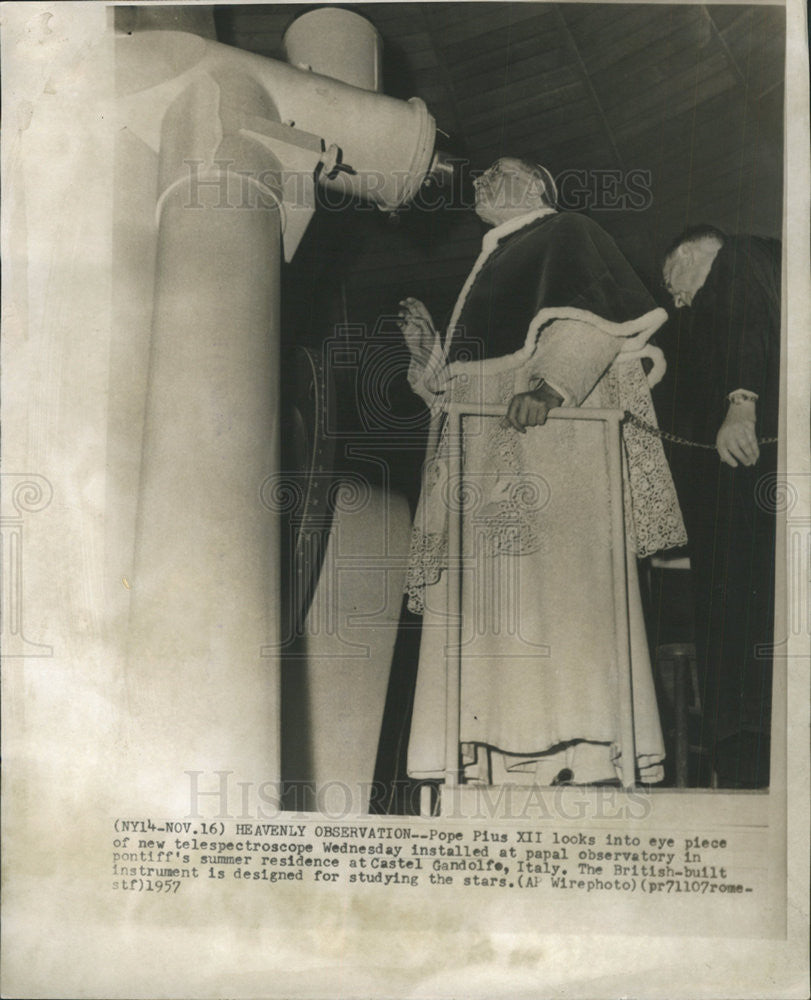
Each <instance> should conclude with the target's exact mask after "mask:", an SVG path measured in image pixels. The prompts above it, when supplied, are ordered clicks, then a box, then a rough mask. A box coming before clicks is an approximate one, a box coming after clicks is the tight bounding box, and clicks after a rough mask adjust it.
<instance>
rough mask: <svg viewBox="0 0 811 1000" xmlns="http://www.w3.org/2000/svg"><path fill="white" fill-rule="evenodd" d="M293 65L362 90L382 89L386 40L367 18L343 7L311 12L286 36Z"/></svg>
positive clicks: (297, 22) (291, 26)
mask: <svg viewBox="0 0 811 1000" xmlns="http://www.w3.org/2000/svg"><path fill="white" fill-rule="evenodd" d="M283 44H284V54H285V56H286V57H287V61H288V62H289V63H290V65H291V66H296V67H297V68H298V69H304V70H312V71H313V72H314V73H321V74H322V75H323V76H331V77H332V78H333V79H334V80H342V81H343V82H344V83H349V84H351V85H352V86H353V87H360V88H361V89H362V90H374V91H379V90H380V88H381V82H382V80H381V77H382V74H381V71H380V63H381V57H382V54H383V40H382V39H381V37H380V35H379V34H378V32H377V28H375V26H374V25H373V24H372V23H371V21H367V20H366V18H365V17H362V16H361V15H360V14H356V13H354V12H353V11H351V10H344V9H343V8H341V7H321V8H319V9H318V10H309V11H307V12H306V13H305V14H302V15H301V16H300V17H297V18H296V19H295V21H293V23H292V24H291V25H290V27H289V28H288V29H287V31H286V32H285V33H284V39H283Z"/></svg>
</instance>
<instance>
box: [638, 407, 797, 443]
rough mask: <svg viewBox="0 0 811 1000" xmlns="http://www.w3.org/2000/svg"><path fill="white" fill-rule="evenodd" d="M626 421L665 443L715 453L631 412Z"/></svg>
mask: <svg viewBox="0 0 811 1000" xmlns="http://www.w3.org/2000/svg"><path fill="white" fill-rule="evenodd" d="M625 419H626V420H628V421H630V423H632V424H633V425H634V426H635V427H638V428H639V429H640V430H642V431H647V432H648V434H654V435H655V436H656V437H658V438H662V440H663V441H670V442H671V443H672V444H683V445H687V447H688V448H705V449H707V450H708V451H715V445H714V444H702V442H700V441H688V440H687V438H683V437H679V436H678V434H670V433H668V431H663V430H661V429H660V428H659V427H655V426H654V425H653V424H649V423H648V422H647V420H643V419H642V417H638V416H637V415H636V414H635V413H631V411H630V410H626V411H625ZM776 442H777V438H776V437H768V438H758V444H775V443H776Z"/></svg>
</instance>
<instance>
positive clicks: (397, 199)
mask: <svg viewBox="0 0 811 1000" xmlns="http://www.w3.org/2000/svg"><path fill="white" fill-rule="evenodd" d="M121 41H122V42H123V44H124V45H125V46H126V45H128V44H131V45H133V46H134V45H138V46H140V51H139V52H138V60H137V62H138V77H139V80H138V89H139V90H141V91H142V92H143V90H145V89H148V88H150V87H152V86H156V87H157V86H163V87H166V86H167V83H168V81H169V80H170V79H171V87H170V88H167V105H168V103H169V100H168V99H169V98H170V97H172V96H174V95H176V94H177V93H179V92H180V91H182V90H183V89H184V87H185V86H186V85H188V83H189V82H190V80H191V76H192V74H194V75H197V74H206V75H208V76H210V77H211V78H213V79H216V78H217V77H220V76H222V77H224V78H226V79H227V78H231V77H233V76H234V75H237V74H238V75H243V74H244V75H245V76H246V77H250V78H251V79H252V80H254V81H255V82H256V85H257V87H258V88H260V89H261V90H262V91H264V97H265V99H266V101H267V103H268V104H269V107H270V108H272V109H273V111H272V112H269V120H274V121H277V122H281V123H283V124H286V125H291V126H293V127H294V128H295V129H296V130H298V131H300V132H305V133H309V134H311V135H315V136H318V137H319V138H321V139H323V141H324V143H325V146H326V147H329V146H331V145H336V146H338V147H339V149H340V151H341V163H342V165H343V167H344V169H342V170H341V171H340V172H339V173H338V174H337V176H334V177H332V178H328V177H326V176H324V175H323V173H322V175H321V177H320V178H319V179H320V182H321V184H322V185H323V186H324V187H326V188H327V189H328V190H329V191H330V192H332V198H333V200H335V199H338V200H341V199H343V200H341V204H345V203H346V199H348V198H360V199H361V200H364V201H369V202H372V203H373V204H375V205H377V206H378V207H380V208H381V209H384V210H386V211H393V210H394V209H397V208H401V207H403V206H404V205H406V204H408V202H409V201H411V200H412V199H413V197H414V195H415V194H416V193H417V191H418V190H419V188H420V186H421V185H422V183H423V181H424V180H425V179H426V177H427V176H428V174H429V171H430V168H431V162H432V157H433V152H434V139H435V135H436V125H435V122H434V119H433V117H432V115H431V114H429V112H428V109H427V107H426V106H425V103H424V102H423V101H422V100H420V99H419V98H418V97H412V98H411V99H410V100H408V101H401V100H399V99H397V98H394V97H387V96H386V95H385V94H378V93H374V92H372V91H368V90H362V89H360V88H359V87H353V86H350V85H349V84H347V83H342V82H341V81H340V80H335V79H332V78H330V77H328V76H322V75H320V74H318V73H313V72H310V71H306V70H301V69H297V68H296V67H294V66H288V65H287V64H286V63H283V62H277V61H275V60H272V59H266V58H264V57H263V56H257V55H254V54H252V53H250V52H243V51H241V50H240V49H235V48H233V47H231V46H228V45H221V44H220V43H218V42H212V41H209V40H207V39H202V38H199V37H197V36H193V35H185V34H183V33H182V32H177V31H150V32H148V33H146V32H144V33H142V34H140V35H133V36H132V38H131V39H126V40H124V39H122V40H121ZM172 71H176V75H175V76H174V77H173V78H172V77H171V75H170V74H171V73H172ZM120 82H121V85H122V88H123V89H124V90H125V92H126V88H127V80H126V76H123V77H122V76H121V75H120ZM170 91H171V93H170ZM233 111H234V113H235V114H238V113H239V108H234V109H233ZM282 169H285V164H284V162H282Z"/></svg>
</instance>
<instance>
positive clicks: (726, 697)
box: [676, 236, 781, 787]
mask: <svg viewBox="0 0 811 1000" xmlns="http://www.w3.org/2000/svg"><path fill="white" fill-rule="evenodd" d="M780 298H781V245H780V243H779V242H778V241H776V240H770V239H765V238H761V237H756V236H728V237H725V238H724V243H723V245H722V247H721V248H720V250H719V251H718V254H717V256H716V257H715V260H714V261H713V264H712V267H711V269H710V272H709V274H708V276H707V279H706V280H705V282H704V284H703V286H702V287H701V288H700V289H699V291H698V292H697V293H696V295H695V297H694V299H693V302H692V305H691V306H690V308H689V309H688V311H687V314H686V315H687V323H686V324H682V327H681V330H682V335H684V334H685V333H686V336H687V344H686V348H687V351H686V363H684V362H682V363H681V364H680V366H679V371H678V380H679V393H678V399H679V400H680V403H679V404H677V405H680V406H681V408H682V409H683V413H682V419H683V420H684V421H685V424H684V425H683V426H685V429H686V431H687V433H688V435H689V436H690V437H691V439H692V440H695V441H699V442H702V443H706V444H713V443H714V442H715V438H716V434H717V433H718V429H719V427H720V426H721V424H722V423H723V421H724V417H725V414H726V410H727V407H728V405H729V403H728V400H727V397H728V396H729V394H730V393H733V392H735V391H736V390H739V389H743V390H746V391H747V392H749V393H754V394H756V395H757V401H756V404H755V407H756V427H755V429H756V433H757V436H758V438H759V439H763V438H774V437H776V435H777V425H778V404H779V383H780ZM684 346H685V345H682V351H684ZM676 468H677V469H678V470H679V473H678V485H679V494H680V499H681V502H682V508H683V511H684V516H685V522H686V525H687V533H688V537H689V551H690V562H691V567H692V571H693V589H694V598H695V614H696V646H697V653H698V661H699V664H700V667H701V680H702V684H701V687H702V693H703V702H704V705H703V708H704V712H703V717H702V732H701V734H700V737H699V742H700V743H701V744H702V745H704V746H705V747H706V748H707V750H708V753H707V754H706V756H705V757H704V758H703V761H704V773H703V774H702V775H701V778H700V781H701V782H702V783H708V782H709V781H710V780H712V779H711V775H712V773H713V772H714V775H715V779H714V780H717V781H718V782H719V784H721V785H722V786H724V787H738V786H739V787H763V786H766V785H767V784H768V781H769V733H770V721H771V688H772V642H773V633H774V627H773V616H774V582H775V577H774V561H775V528H776V505H777V502H778V499H779V495H780V493H781V491H780V489H779V485H778V482H777V447H776V445H775V444H761V446H760V457H759V458H758V461H757V462H756V464H755V465H752V466H745V465H743V464H738V466H737V468H731V467H730V466H729V465H727V464H725V463H724V462H722V461H721V460H720V458H719V456H718V453H717V452H716V451H715V450H698V449H690V450H689V452H688V455H687V458H686V459H685V457H684V456H682V460H681V461H680V463H679V465H678V466H676Z"/></svg>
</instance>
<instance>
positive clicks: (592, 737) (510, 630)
mask: <svg viewBox="0 0 811 1000" xmlns="http://www.w3.org/2000/svg"><path fill="white" fill-rule="evenodd" d="M665 318H666V313H665V311H664V310H663V309H661V308H657V307H656V304H655V303H654V301H653V300H652V298H651V297H650V295H649V294H648V292H647V291H646V289H645V287H644V286H643V285H642V283H641V281H640V280H639V279H638V277H637V276H636V274H635V273H634V271H633V269H632V268H631V267H630V265H629V264H628V262H627V261H626V260H625V258H624V257H623V256H622V254H621V253H620V251H619V249H618V248H617V246H616V245H615V244H614V242H613V241H612V240H611V238H610V237H609V236H608V235H607V234H606V233H605V232H604V231H603V230H602V229H601V228H600V227H599V226H598V225H597V224H596V223H594V222H593V221H591V220H590V219H588V218H586V217H584V216H580V215H575V214H571V213H559V212H557V211H555V210H554V209H552V208H548V207H544V208H540V209H538V210H536V211H534V212H530V213H528V214H526V215H523V216H521V217H519V218H517V219H511V220H509V221H507V222H504V223H502V224H501V225H498V226H496V228H494V229H492V230H490V231H489V232H488V233H487V235H486V236H485V238H484V241H483V246H482V252H481V254H480V255H479V257H478V259H477V261H476V263H475V265H474V267H473V270H472V271H471V274H470V276H469V277H468V279H467V281H466V282H465V285H464V286H463V288H462V291H461V293H460V295H459V298H458V300H457V303H456V306H455V308H454V310H453V313H452V316H451V319H450V322H449V324H448V327H447V333H446V335H445V338H444V343H443V342H442V341H441V340H440V339H439V338H438V339H437V341H436V343H435V348H434V356H433V358H432V359H431V361H430V362H429V363H428V364H427V365H426V366H425V368H424V369H423V370H412V372H411V374H410V380H411V383H412V386H413V388H414V389H415V391H417V392H418V393H419V394H420V395H422V397H423V398H424V399H425V401H426V403H427V404H428V405H429V407H430V408H431V410H432V415H433V434H432V435H431V438H430V444H429V450H428V455H427V460H426V463H425V466H424V469H423V485H422V493H421V497H420V501H419V504H418V508H417V513H416V517H415V523H414V529H413V538H412V552H411V565H410V569H409V576H408V585H407V589H408V593H409V605H410V607H411V609H412V610H413V611H415V612H417V613H419V614H422V616H423V628H422V637H421V648H420V658H419V669H418V675H417V686H416V693H415V701H414V710H413V716H412V727H411V737H410V741H409V753H408V770H409V773H410V774H411V775H412V776H413V777H418V778H436V779H439V780H441V779H442V776H443V772H444V766H445V763H444V732H445V646H446V621H447V576H446V574H447V569H448V506H449V504H450V503H452V502H454V501H453V497H454V495H455V494H456V495H458V494H459V493H460V492H461V493H462V494H463V495H464V516H463V521H462V553H463V569H462V629H461V640H462V673H461V692H460V697H461V719H460V725H461V730H460V740H461V746H460V754H461V762H462V766H463V773H464V780H466V781H473V782H480V783H489V784H501V783H506V782H516V783H521V784H552V783H555V782H556V781H560V780H564V779H565V780H571V781H573V782H575V783H593V782H601V781H613V780H616V779H617V776H618V774H619V767H620V764H621V752H622V747H621V742H620V733H619V725H620V723H619V720H620V712H619V701H618V670H619V664H618V662H617V654H616V652H615V640H614V636H615V632H616V621H615V612H614V589H613V583H612V568H611V567H612V562H611V556H612V552H611V533H610V505H611V504H612V503H616V502H618V501H619V500H620V499H622V500H624V512H625V534H626V546H627V583H628V595H629V622H630V647H631V649H630V654H631V672H632V681H633V709H634V726H635V746H636V760H635V765H636V768H637V772H638V774H639V776H640V777H641V779H642V780H643V781H647V782H653V781H658V780H661V777H662V760H663V755H664V750H663V744H662V735H661V729H660V725H659V717H658V711H657V706H656V699H655V693H654V689H653V683H652V677H651V667H650V658H649V653H648V643H647V638H646V635H645V627H644V621H643V617H642V608H641V602H640V594H639V584H638V577H637V564H636V559H637V557H638V556H639V557H641V556H646V555H649V554H651V553H653V552H656V551H660V550H662V549H666V548H670V547H673V546H679V545H682V544H684V541H685V534H684V526H683V523H682V518H681V514H680V511H679V507H678V502H677V499H676V494H675V489H674V486H673V482H672V479H671V476H670V470H669V468H668V466H667V462H666V460H665V456H664V452H663V450H662V447H661V443H660V441H659V440H658V438H657V437H655V436H653V435H651V434H649V433H645V432H644V431H641V430H638V429H637V428H635V427H633V426H628V425H626V426H625V427H624V429H623V438H622V453H623V477H622V479H623V481H622V483H621V484H620V485H619V490H618V494H621V497H620V496H619V495H615V496H614V497H612V496H611V490H610V487H609V473H608V451H607V449H608V447H610V445H609V444H608V442H607V440H606V434H605V428H604V425H603V424H601V423H600V422H598V421H590V420H589V421H580V420H565V419H556V420H549V421H547V422H546V423H545V424H544V425H543V426H531V427H527V428H526V432H525V433H519V432H518V431H516V430H515V429H514V428H513V427H510V426H509V425H506V424H505V422H503V421H502V420H501V419H500V418H498V417H496V418H493V417H485V416H476V415H474V416H471V417H468V418H466V419H465V420H464V423H463V432H462V439H463V440H462V453H463V456H462V463H463V483H462V484H461V487H460V486H459V484H454V483H451V482H449V472H448V435H447V425H446V420H445V415H444V413H443V404H444V403H445V402H449V401H454V402H464V403H467V404H470V405H471V407H472V408H473V409H474V410H475V408H476V405H477V404H480V403H484V404H501V405H503V406H505V407H506V405H507V404H508V403H509V401H510V400H511V399H512V397H513V396H515V395H516V394H517V393H522V392H526V391H528V390H531V389H533V388H535V387H536V386H538V385H539V384H540V383H541V381H542V380H543V381H545V382H546V383H547V385H549V386H550V387H551V388H552V389H553V390H554V391H555V392H557V393H558V395H559V396H560V397H561V398H562V399H563V406H567V407H580V406H583V407H603V408H614V409H617V408H618V409H621V410H625V409H629V410H632V411H633V412H635V413H637V414H638V415H639V416H641V417H642V418H643V419H646V420H648V421H651V422H655V416H654V412H653V407H652V403H651V397H650V389H649V380H650V381H653V380H655V378H656V377H658V376H659V375H660V373H661V370H662V365H663V357H662V355H661V352H659V351H658V349H656V348H653V347H651V346H650V345H649V344H648V343H647V341H648V338H649V337H650V336H651V334H652V333H653V332H654V331H655V330H656V329H657V328H658V327H659V326H660V325H661V323H662V322H663V321H664V320H665ZM643 358H648V359H649V360H648V361H646V362H645V365H646V366H648V368H650V369H652V370H648V371H647V374H646V367H643Z"/></svg>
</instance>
